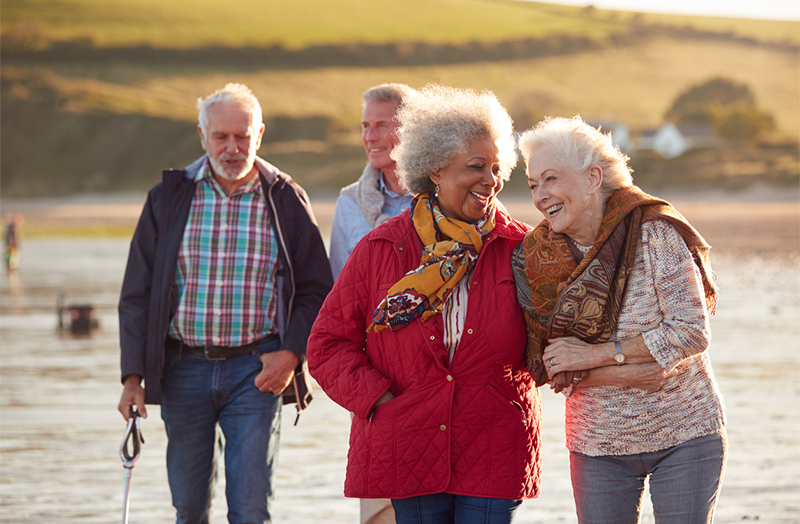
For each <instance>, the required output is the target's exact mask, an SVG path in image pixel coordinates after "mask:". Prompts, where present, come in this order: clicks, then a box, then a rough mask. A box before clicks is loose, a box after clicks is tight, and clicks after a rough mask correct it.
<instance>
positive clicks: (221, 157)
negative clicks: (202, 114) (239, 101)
mask: <svg viewBox="0 0 800 524" xmlns="http://www.w3.org/2000/svg"><path fill="white" fill-rule="evenodd" d="M206 114H207V115H208V128H207V129H206V130H203V129H202V128H200V127H198V130H199V132H200V140H201V142H202V144H203V149H205V150H206V152H208V161H209V163H210V164H211V171H212V172H213V173H214V175H215V176H216V177H217V178H218V179H219V178H222V179H223V180H228V181H236V180H242V179H244V178H245V177H247V175H249V174H251V173H252V174H254V173H255V168H254V167H253V163H254V162H255V159H256V151H258V148H259V147H260V146H261V137H262V136H263V135H264V124H261V125H260V127H259V128H255V127H254V124H253V122H252V115H251V114H250V113H249V112H247V111H245V110H244V109H242V108H240V107H238V106H237V105H235V104H231V103H218V104H214V105H212V106H209V107H208V108H207V109H206ZM248 178H249V177H248Z"/></svg>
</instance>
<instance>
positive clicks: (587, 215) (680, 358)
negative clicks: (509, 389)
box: [513, 117, 727, 524]
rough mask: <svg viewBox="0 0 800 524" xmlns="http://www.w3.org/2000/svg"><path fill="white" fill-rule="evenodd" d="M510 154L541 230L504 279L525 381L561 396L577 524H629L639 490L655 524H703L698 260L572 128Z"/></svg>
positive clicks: (708, 289) (576, 125) (701, 281)
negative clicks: (520, 326) (522, 173)
mask: <svg viewBox="0 0 800 524" xmlns="http://www.w3.org/2000/svg"><path fill="white" fill-rule="evenodd" d="M520 149H521V150H522V156H523V157H524V159H525V162H526V164H527V172H528V183H529V185H530V188H531V193H532V195H533V203H534V205H535V206H536V208H537V209H538V210H539V211H540V212H541V213H542V214H543V215H544V217H545V219H544V220H543V221H542V222H541V223H540V224H539V225H538V226H537V227H536V228H535V229H534V230H533V231H531V232H530V233H528V234H527V235H526V236H525V240H524V242H523V243H521V244H520V246H519V247H518V248H517V250H516V251H515V253H514V258H513V267H514V276H515V278H516V281H517V286H518V298H519V301H520V304H521V305H522V308H523V310H524V311H525V317H526V322H527V326H528V337H529V338H528V364H529V370H530V371H531V374H532V375H533V376H534V378H535V379H536V381H537V383H538V384H540V385H542V384H544V383H546V382H551V385H552V387H553V389H555V391H556V392H558V391H560V390H562V389H563V390H564V391H565V394H566V395H567V396H568V399H567V401H566V431H567V447H568V448H569V450H570V465H571V473H572V487H573V492H574V496H575V506H576V509H577V513H578V522H580V523H581V524H606V523H611V522H614V523H617V522H619V523H628V522H630V523H634V522H639V513H640V510H641V501H642V494H643V493H644V483H645V479H647V478H649V485H650V496H651V498H652V502H653V508H654V514H655V521H656V523H657V524H685V523H690V522H704V523H705V522H712V521H713V518H714V508H715V504H716V501H717V496H718V494H719V490H720V487H721V484H722V477H723V474H724V471H725V457H726V454H727V439H726V436H725V413H724V410H723V406H722V397H721V395H720V392H719V389H718V387H717V384H716V380H715V379H714V372H713V371H712V369H711V361H710V360H709V357H708V348H709V342H710V338H711V333H710V331H709V322H708V319H709V315H711V314H713V311H714V309H715V305H716V299H717V289H716V286H715V284H714V275H713V272H712V271H711V265H710V261H709V257H708V250H709V246H708V245H707V244H706V242H705V240H703V237H702V236H700V234H699V233H698V232H697V231H695V229H694V228H693V227H692V226H691V225H690V224H689V223H688V222H687V221H686V219H685V218H684V217H683V216H681V214H680V213H678V211H676V210H675V209H674V208H673V207H672V206H671V205H670V204H669V203H668V202H666V201H664V200H660V199H658V198H655V197H652V196H650V195H648V194H646V193H644V192H643V191H642V190H641V189H639V188H638V187H636V186H634V185H633V180H632V177H631V173H630V169H629V168H628V164H627V162H628V157H626V156H625V155H624V154H623V153H621V152H620V151H619V149H617V148H616V147H615V146H614V144H613V143H612V141H611V137H609V136H606V135H604V134H603V133H601V132H600V131H598V130H597V129H595V128H593V127H591V126H589V125H588V124H586V123H585V122H583V121H582V120H581V118H580V117H574V118H569V119H568V118H548V119H545V120H544V121H542V122H540V123H539V124H538V125H537V126H536V127H534V128H533V129H531V130H529V131H527V132H526V133H525V134H523V135H522V138H521V139H520Z"/></svg>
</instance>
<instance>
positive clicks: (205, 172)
mask: <svg viewBox="0 0 800 524" xmlns="http://www.w3.org/2000/svg"><path fill="white" fill-rule="evenodd" d="M259 178H260V177H259V176H258V174H256V176H254V177H253V178H252V179H251V180H250V181H248V182H247V183H246V184H245V185H243V186H242V187H240V188H239V189H237V190H236V192H235V193H233V195H230V196H234V195H241V194H244V193H251V192H255V193H262V192H263V191H264V188H263V187H261V180H260V179H259ZM194 180H195V182H199V181H201V180H205V181H206V183H207V184H208V185H209V187H211V188H213V189H214V190H215V191H217V192H218V193H220V194H221V195H225V190H224V189H222V186H220V185H219V182H217V180H216V179H215V178H214V176H213V175H212V173H211V164H210V163H209V161H208V157H206V159H205V161H204V162H203V165H202V167H201V168H200V169H199V170H198V171H197V175H196V176H195V178H194Z"/></svg>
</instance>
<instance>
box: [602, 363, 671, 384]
mask: <svg viewBox="0 0 800 524" xmlns="http://www.w3.org/2000/svg"><path fill="white" fill-rule="evenodd" d="M616 367H617V369H619V370H620V371H622V372H623V374H622V376H621V377H620V378H621V379H622V380H623V384H622V385H623V386H628V387H632V388H639V389H644V390H646V391H658V390H659V389H661V387H662V386H663V385H664V384H666V383H667V381H668V380H669V379H671V378H672V377H674V376H675V375H677V374H678V371H677V370H676V369H673V370H671V371H670V372H669V373H667V372H666V371H664V368H662V367H661V366H660V365H659V364H658V363H656V362H650V363H647V364H628V365H627V366H616ZM623 368H627V369H623Z"/></svg>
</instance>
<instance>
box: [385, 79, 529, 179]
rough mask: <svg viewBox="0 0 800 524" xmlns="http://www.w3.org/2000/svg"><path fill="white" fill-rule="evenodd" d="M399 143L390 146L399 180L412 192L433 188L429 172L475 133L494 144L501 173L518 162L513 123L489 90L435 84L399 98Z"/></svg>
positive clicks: (508, 173)
mask: <svg viewBox="0 0 800 524" xmlns="http://www.w3.org/2000/svg"><path fill="white" fill-rule="evenodd" d="M396 118H397V120H398V121H399V122H400V126H401V127H400V128H399V129H398V131H397V135H398V137H399V138H400V143H399V144H398V145H397V146H395V148H394V150H392V153H391V157H392V159H393V160H394V161H395V162H397V168H396V173H397V175H398V178H399V180H400V184H401V185H402V186H403V187H404V188H405V189H406V190H407V191H409V192H411V193H412V194H414V195H419V194H421V193H425V192H428V191H433V189H434V187H435V184H434V183H433V181H432V180H431V179H430V174H431V173H435V172H436V171H439V170H440V169H442V168H444V167H446V166H447V165H448V164H449V163H450V161H452V160H453V158H454V157H455V156H456V155H458V154H461V153H464V152H465V151H466V150H467V149H468V148H469V146H470V144H471V143H472V142H473V141H474V140H476V139H479V138H488V139H490V140H492V141H494V142H495V143H496V144H497V148H498V150H499V151H498V154H497V156H498V158H499V160H500V177H501V178H502V179H503V180H508V178H509V177H510V176H511V170H512V169H514V166H515V165H516V164H517V152H516V149H515V147H514V136H513V133H514V125H513V122H512V120H511V117H510V116H509V114H508V111H506V110H505V108H504V107H503V106H502V105H501V104H500V101H499V100H498V99H497V97H496V96H495V95H494V93H492V92H491V91H483V92H480V93H476V92H475V91H472V90H470V89H457V88H453V87H446V86H441V85H436V84H431V85H428V86H425V87H424V88H422V89H421V90H419V91H417V92H416V93H414V94H412V95H410V96H408V97H407V98H405V99H404V100H403V106H402V107H401V108H400V110H399V111H398V113H397V117H396Z"/></svg>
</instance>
